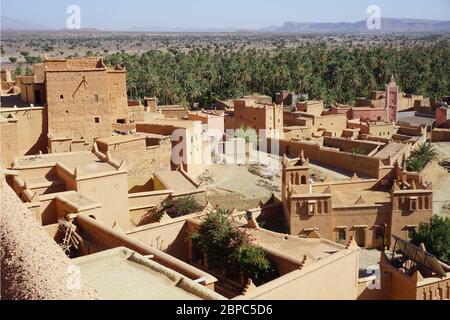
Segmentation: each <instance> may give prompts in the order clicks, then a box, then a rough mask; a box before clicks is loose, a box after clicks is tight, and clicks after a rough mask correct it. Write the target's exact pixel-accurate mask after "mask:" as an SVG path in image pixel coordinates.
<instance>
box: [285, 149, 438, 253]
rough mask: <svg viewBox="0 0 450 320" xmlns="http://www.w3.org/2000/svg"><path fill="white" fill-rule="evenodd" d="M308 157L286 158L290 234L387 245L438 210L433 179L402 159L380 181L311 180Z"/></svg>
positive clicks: (380, 245)
mask: <svg viewBox="0 0 450 320" xmlns="http://www.w3.org/2000/svg"><path fill="white" fill-rule="evenodd" d="M308 168H309V161H308V160H307V159H305V158H304V157H303V156H301V158H298V159H291V160H290V159H288V158H286V157H285V158H284V159H283V162H282V201H283V211H284V215H285V219H286V221H287V224H288V227H289V232H290V234H291V235H300V236H308V235H309V234H310V233H311V232H318V233H320V235H321V236H322V237H324V238H326V239H329V240H332V241H336V242H339V243H341V242H342V243H344V242H345V241H348V240H349V239H350V238H351V237H353V238H354V239H355V241H356V242H357V244H358V246H360V247H368V248H382V247H384V246H387V245H388V241H389V239H390V238H391V235H396V236H398V237H401V238H403V239H410V238H412V235H413V234H414V232H415V230H416V228H417V227H418V225H419V223H421V222H426V221H429V219H430V218H431V216H432V214H433V210H432V205H433V192H432V188H431V183H428V182H425V181H423V179H422V177H421V176H420V175H419V174H413V173H407V172H405V171H404V170H403V169H402V168H401V167H399V165H398V163H396V164H395V165H394V166H393V168H392V170H391V171H390V172H389V173H388V174H387V175H386V176H384V177H382V178H380V179H368V180H363V179H360V178H358V177H357V176H356V175H355V176H354V177H353V178H352V179H350V180H349V181H329V182H324V183H317V184H311V183H310V180H309V171H308Z"/></svg>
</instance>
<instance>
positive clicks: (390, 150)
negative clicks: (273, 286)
mask: <svg viewBox="0 0 450 320" xmlns="http://www.w3.org/2000/svg"><path fill="white" fill-rule="evenodd" d="M406 147H407V146H406V145H405V144H403V143H399V142H389V143H388V144H387V145H386V146H385V147H384V148H383V149H381V150H380V151H379V152H377V153H376V154H375V155H374V156H373V157H374V158H377V159H382V160H384V159H387V158H388V157H389V156H391V157H392V156H394V155H396V154H398V153H399V152H400V151H401V150H403V149H404V148H406Z"/></svg>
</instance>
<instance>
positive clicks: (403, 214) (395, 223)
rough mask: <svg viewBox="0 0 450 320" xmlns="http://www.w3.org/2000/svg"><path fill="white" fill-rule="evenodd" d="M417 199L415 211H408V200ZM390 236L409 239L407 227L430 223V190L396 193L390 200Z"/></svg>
mask: <svg viewBox="0 0 450 320" xmlns="http://www.w3.org/2000/svg"><path fill="white" fill-rule="evenodd" d="M411 197H414V198H417V209H416V210H410V198H411ZM392 207H393V212H392V218H391V222H390V224H389V225H390V227H391V234H393V235H396V236H398V237H400V238H402V239H410V238H409V236H408V229H407V226H418V225H419V224H420V223H421V222H428V221H430V219H431V217H432V215H433V192H432V191H431V190H405V191H396V192H395V193H394V195H393V198H392Z"/></svg>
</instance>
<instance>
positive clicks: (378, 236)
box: [375, 228, 383, 240]
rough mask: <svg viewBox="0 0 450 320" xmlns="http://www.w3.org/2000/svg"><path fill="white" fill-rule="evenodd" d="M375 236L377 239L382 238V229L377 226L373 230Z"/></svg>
mask: <svg viewBox="0 0 450 320" xmlns="http://www.w3.org/2000/svg"><path fill="white" fill-rule="evenodd" d="M375 238H376V239H377V240H383V229H381V228H377V229H376V230H375Z"/></svg>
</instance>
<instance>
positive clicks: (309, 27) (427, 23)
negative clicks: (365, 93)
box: [261, 18, 450, 33]
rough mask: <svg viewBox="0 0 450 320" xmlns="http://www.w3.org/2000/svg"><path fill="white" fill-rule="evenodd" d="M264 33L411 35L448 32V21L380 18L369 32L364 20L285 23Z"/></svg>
mask: <svg viewBox="0 0 450 320" xmlns="http://www.w3.org/2000/svg"><path fill="white" fill-rule="evenodd" d="M261 31H266V32H279V33H281V32H282V33H322V32H339V33H366V32H370V33H374V32H377V33H412V32H450V21H440V20H424V19H401V18H382V19H381V29H380V30H369V29H368V28H367V22H366V21H365V20H362V21H358V22H354V23H351V22H336V23H320V22H312V23H308V22H292V21H290V22H285V23H284V24H283V25H282V26H281V27H275V28H274V27H270V28H267V29H261Z"/></svg>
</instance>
